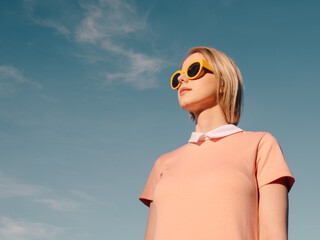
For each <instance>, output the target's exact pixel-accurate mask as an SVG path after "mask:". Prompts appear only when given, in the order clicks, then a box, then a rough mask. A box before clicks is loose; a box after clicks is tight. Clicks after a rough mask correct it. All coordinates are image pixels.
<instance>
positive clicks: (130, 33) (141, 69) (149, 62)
mask: <svg viewBox="0 0 320 240" xmlns="http://www.w3.org/2000/svg"><path fill="white" fill-rule="evenodd" d="M39 2H40V1H37V0H25V3H26V6H27V7H26V9H28V12H29V13H30V15H31V16H32V14H33V12H34V8H35V7H36V5H37V4H38V3H39ZM79 6H80V10H81V14H78V15H81V17H80V19H79V21H72V20H70V19H69V23H68V28H67V27H66V26H65V25H63V24H61V23H59V21H57V20H54V19H47V18H44V19H41V18H39V17H37V18H35V17H31V18H32V19H33V21H34V22H35V23H37V24H40V25H42V26H46V27H51V28H54V29H55V30H56V31H57V32H59V33H61V34H63V35H65V36H66V37H67V38H68V39H70V40H71V39H73V40H74V41H75V42H77V43H80V44H82V45H88V46H89V45H90V46H93V47H95V48H97V49H100V50H104V51H105V53H106V54H109V55H112V57H113V58H114V59H115V60H114V64H113V66H112V67H110V68H113V69H114V70H113V71H110V70H109V71H108V73H101V74H100V75H103V76H104V77H105V81H104V83H105V84H108V83H110V82H113V81H117V82H123V83H126V84H131V85H132V86H134V87H136V88H138V89H148V88H155V87H157V86H158V84H157V77H156V74H157V73H158V72H159V71H160V70H161V68H162V67H163V66H164V61H163V60H162V59H161V58H160V57H157V56H152V55H150V54H146V53H144V52H141V51H137V50H133V49H134V44H133V42H134V41H143V40H142V39H141V36H140V35H141V34H144V36H148V34H147V16H148V12H147V11H146V12H144V13H141V12H138V11H137V9H136V8H135V6H134V5H133V4H132V3H131V4H129V3H128V2H126V1H125V0H97V1H85V0H83V1H79ZM70 35H72V36H70ZM139 39H140V40H139ZM76 55H77V54H75V56H76ZM89 58H90V59H89V60H91V62H92V59H97V58H95V57H92V56H89ZM118 62H121V63H122V65H119V64H116V63H118ZM145 79H148V81H145Z"/></svg>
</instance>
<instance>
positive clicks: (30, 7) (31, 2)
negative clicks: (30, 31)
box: [24, 0, 70, 35]
mask: <svg viewBox="0 0 320 240" xmlns="http://www.w3.org/2000/svg"><path fill="white" fill-rule="evenodd" d="M38 3H39V1H38V0H24V6H25V9H26V13H27V15H28V17H29V18H30V19H31V20H32V21H33V22H35V23H37V24H39V25H42V26H44V27H50V28H53V29H55V30H56V32H57V33H59V34H62V35H69V34H70V30H69V29H68V28H67V27H66V26H65V25H64V24H62V23H61V22H59V21H57V20H55V19H53V18H49V17H47V16H46V17H45V18H44V17H39V16H36V14H35V13H34V12H35V7H36V6H37V4H38ZM48 3H49V2H48V1H46V4H48Z"/></svg>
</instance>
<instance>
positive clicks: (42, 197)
mask: <svg viewBox="0 0 320 240" xmlns="http://www.w3.org/2000/svg"><path fill="white" fill-rule="evenodd" d="M17 197H19V198H25V199H27V200H30V201H33V202H37V203H42V204H45V205H47V206H48V207H50V208H51V209H54V210H58V211H70V210H74V209H76V208H78V207H80V205H81V204H80V203H79V202H78V201H75V200H73V199H69V198H65V197H61V196H59V195H58V194H56V193H55V192H54V191H53V190H51V189H49V188H47V187H43V186H39V185H33V184H26V183H20V182H18V181H17V180H16V179H13V178H9V177H7V176H5V175H4V174H3V173H1V172H0V198H2V199H8V198H17Z"/></svg>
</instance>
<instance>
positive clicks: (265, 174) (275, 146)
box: [256, 133, 295, 192]
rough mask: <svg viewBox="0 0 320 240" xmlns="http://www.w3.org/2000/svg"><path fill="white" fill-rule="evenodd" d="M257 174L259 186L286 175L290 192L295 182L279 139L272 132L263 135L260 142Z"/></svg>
mask: <svg viewBox="0 0 320 240" xmlns="http://www.w3.org/2000/svg"><path fill="white" fill-rule="evenodd" d="M256 176H257V182H258V187H259V188H261V187H262V186H264V185H266V184H269V183H271V182H273V181H275V180H277V179H279V178H282V177H286V178H287V179H288V186H287V187H288V192H289V191H290V189H291V187H292V185H293V183H294V182H295V179H294V177H293V175H292V173H291V171H290V169H289V166H288V164H287V163H286V160H285V159H284V156H283V153H282V150H281V148H280V146H279V143H278V141H277V140H276V139H275V138H274V137H273V136H272V135H271V134H270V133H266V134H265V135H263V136H262V138H261V140H260V142H259V146H258V152H257V165H256Z"/></svg>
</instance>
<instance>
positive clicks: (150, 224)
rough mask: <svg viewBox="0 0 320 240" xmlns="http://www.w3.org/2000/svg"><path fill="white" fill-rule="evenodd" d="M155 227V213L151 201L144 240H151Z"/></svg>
mask: <svg viewBox="0 0 320 240" xmlns="http://www.w3.org/2000/svg"><path fill="white" fill-rule="evenodd" d="M155 226H156V212H155V208H154V204H153V201H151V202H150V208H149V216H148V223H147V229H146V234H145V236H144V240H153V238H154V232H155Z"/></svg>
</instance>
